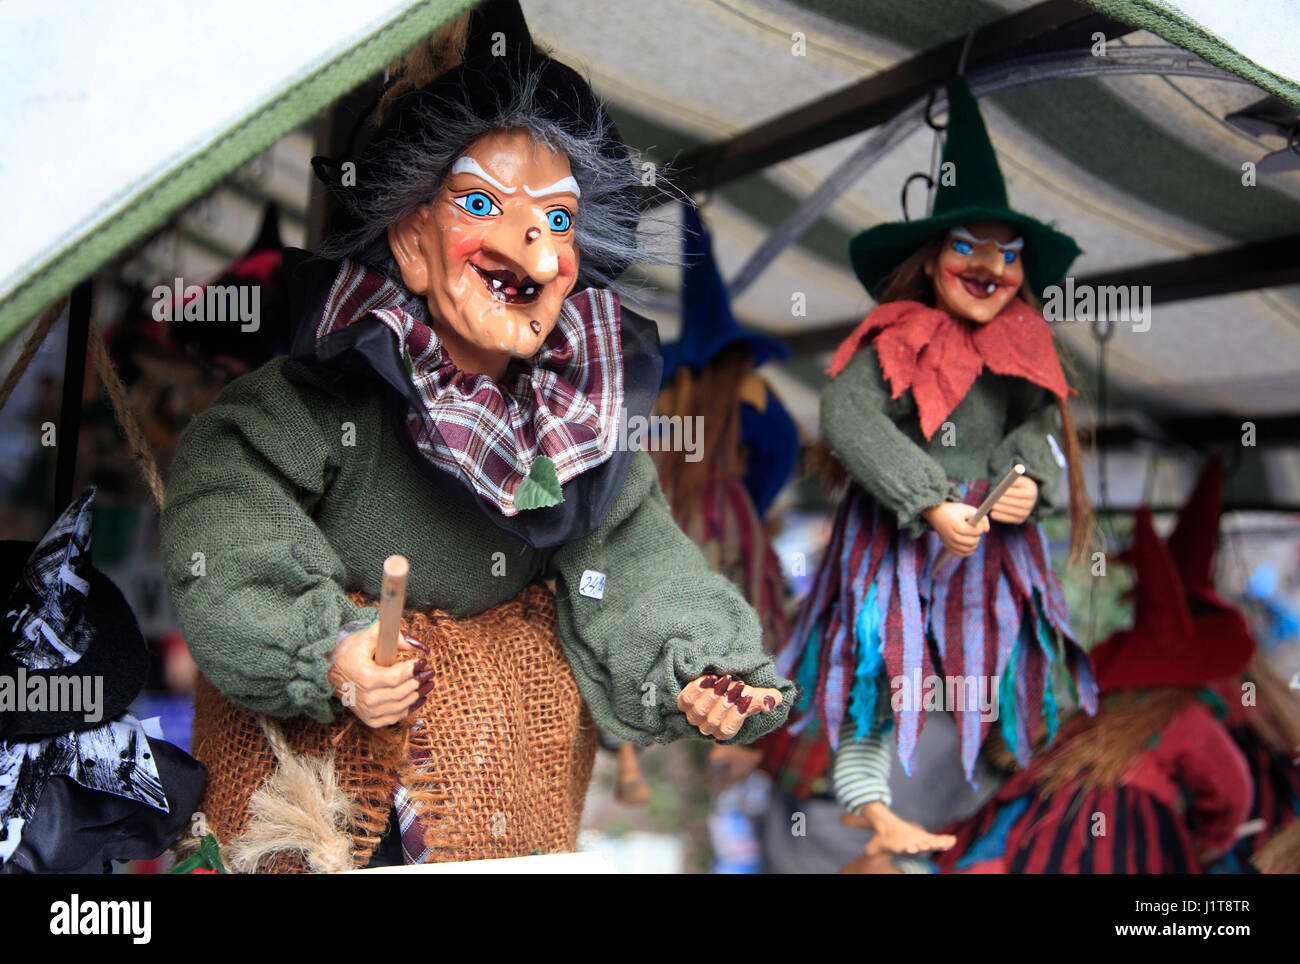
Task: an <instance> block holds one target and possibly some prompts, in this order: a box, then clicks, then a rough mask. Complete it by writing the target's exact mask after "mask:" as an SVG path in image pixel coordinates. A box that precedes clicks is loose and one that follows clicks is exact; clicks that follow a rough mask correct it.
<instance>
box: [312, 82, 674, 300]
mask: <svg viewBox="0 0 1300 964" xmlns="http://www.w3.org/2000/svg"><path fill="white" fill-rule="evenodd" d="M516 76H517V78H518V79H517V82H516V83H513V84H512V85H511V88H510V90H509V91H508V94H507V95H506V96H504V97H501V98H498V99H497V102H496V103H495V105H494V109H493V110H491V111H487V112H479V111H475V110H474V109H473V108H472V107H471V106H470V105H469V104H467V103H464V102H463V101H457V100H454V99H451V98H439V99H436V100H428V99H426V100H425V101H423V102H417V103H416V104H415V106H414V108H409V107H408V108H406V114H407V116H406V117H404V118H403V124H402V126H403V128H404V131H403V133H402V135H401V136H400V137H387V138H383V150H382V151H379V152H372V153H371V157H370V161H371V163H370V164H369V165H367V163H366V160H365V159H363V161H362V163H361V164H360V165H359V169H358V171H357V185H356V187H354V188H351V189H348V190H347V191H345V192H343V196H342V201H343V203H344V205H345V206H346V207H347V208H348V209H349V211H350V213H351V214H352V216H353V217H354V218H355V219H356V222H358V226H356V227H354V228H352V229H350V230H348V231H345V232H344V233H342V234H339V235H336V236H334V237H332V238H330V239H329V240H328V241H327V242H326V244H325V245H323V247H322V251H321V253H322V254H324V255H326V256H328V257H343V258H348V259H350V260H353V261H358V262H360V263H362V264H365V265H367V266H369V267H372V268H376V269H378V270H380V271H383V272H384V273H385V274H386V275H388V276H389V277H390V278H393V279H394V280H397V281H400V280H401V276H400V273H399V271H398V268H397V264H396V262H395V261H394V259H393V257H392V254H391V252H390V251H389V248H388V238H387V230H388V227H389V225H391V224H394V223H396V222H397V221H400V220H401V219H402V218H404V217H406V216H408V215H409V214H411V213H413V212H414V211H416V210H417V209H419V208H420V207H421V206H422V205H425V204H428V203H429V201H430V200H431V199H432V198H433V197H434V196H435V195H436V194H437V193H438V191H439V190H440V189H441V187H442V184H443V180H444V179H445V178H446V176H447V174H448V172H449V171H450V169H451V166H452V164H453V163H455V161H456V160H457V159H458V158H460V157H461V156H462V155H463V154H464V152H465V150H466V148H468V147H469V145H470V144H472V143H473V142H474V141H476V140H478V139H479V138H481V137H483V136H485V135H487V134H491V133H493V132H495V131H501V130H521V131H526V132H527V133H528V134H530V135H531V136H532V137H533V138H534V139H536V140H537V141H539V142H540V143H542V144H544V145H546V146H547V147H549V148H550V149H551V150H553V151H557V152H558V153H561V154H563V155H564V156H565V157H566V158H568V161H569V166H570V167H571V168H572V170H573V177H574V179H575V180H576V181H577V182H578V187H579V188H580V189H581V192H582V196H581V201H580V202H579V208H578V216H577V218H575V219H574V225H573V227H574V238H575V241H576V243H577V247H578V252H579V268H578V286H579V287H580V288H585V287H605V288H607V287H611V286H612V285H613V283H614V277H612V276H611V275H612V274H617V273H619V272H620V271H621V270H622V268H624V267H627V266H630V265H632V264H637V263H642V264H644V263H650V262H658V261H661V260H664V259H662V258H660V257H657V256H656V255H654V254H652V253H649V252H646V251H643V250H642V249H641V248H640V247H639V245H638V243H637V232H636V225H637V222H638V218H639V211H638V203H637V187H638V185H639V181H640V179H639V177H638V174H637V168H636V167H635V164H634V158H633V157H632V156H631V154H630V153H628V152H627V151H626V149H624V150H622V151H619V152H614V153H611V152H610V150H609V146H610V144H611V142H613V143H617V144H619V145H621V144H622V142H621V140H619V139H618V138H617V135H616V132H615V131H614V130H613V123H612V122H611V121H610V120H609V117H608V115H607V114H606V113H605V112H604V111H603V110H602V111H600V112H599V116H598V118H597V119H596V120H595V121H594V122H593V123H592V124H590V125H584V126H585V127H586V129H583V130H575V129H574V125H566V124H561V123H559V122H558V121H556V120H553V119H551V118H550V117H548V116H547V115H546V112H545V111H544V109H543V108H542V106H541V105H540V104H539V103H538V99H537V95H538V85H539V79H540V78H539V74H538V72H536V71H528V72H524V73H520V74H518V75H516ZM416 93H417V94H418V92H416ZM405 96H412V95H405ZM395 109H396V107H395ZM408 119H409V120H410V121H411V123H408V122H407V121H408ZM612 266H617V268H616V269H614V270H611V267H612Z"/></svg>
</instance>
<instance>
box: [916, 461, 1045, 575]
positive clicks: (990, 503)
mask: <svg viewBox="0 0 1300 964" xmlns="http://www.w3.org/2000/svg"><path fill="white" fill-rule="evenodd" d="M1024 474H1025V467H1024V466H1023V465H1021V464H1020V463H1019V462H1017V463H1016V464H1015V465H1013V466H1011V471H1009V472H1008V473H1007V474H1006V475H1004V476H1002V479H1001V481H999V482H998V484H997V485H995V486H994V487H993V488H992V490H991V491H990V492H989V494H988V495H986V496H985V497H984V501H983V502H981V503H980V506H979V508H978V509H976V510H975V514H974V515H972V516H971V517H970V518H969V519H967V520H966V521H967V522H968V523H970V524H971V525H973V526H977V525H979V524H980V523H981V522H982V521H983V520H984V517H985V516H986V515H988V514H989V513H990V512H992V511H993V507H994V506H995V505H997V503H998V499H1000V498H1002V497H1003V496H1004V495H1006V494H1007V490H1008V489H1010V488H1011V487H1012V486H1013V485H1015V484H1016V480H1017V479H1019V478H1020V477H1021V476H1022V475H1024ZM951 556H952V553H951V552H949V551H948V550H947V549H944V550H943V551H942V552H940V553H939V555H938V556H937V557H936V558H935V560H934V568H935V569H938V568H939V567H940V566H942V565H943V564H944V563H945V562H947V561H948V559H949V558H951Z"/></svg>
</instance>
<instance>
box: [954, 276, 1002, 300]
mask: <svg viewBox="0 0 1300 964" xmlns="http://www.w3.org/2000/svg"><path fill="white" fill-rule="evenodd" d="M954 277H956V279H957V280H958V281H960V282H961V286H962V287H963V288H965V289H966V292H967V293H968V294H969V295H970V296H971V297H972V298H989V297H992V295H993V293H994V292H995V291H997V290H998V288H999V287H1001V286H1000V285H999V284H998V283H997V282H996V281H991V280H989V279H988V278H973V277H971V276H970V275H964V274H959V275H955V276H954Z"/></svg>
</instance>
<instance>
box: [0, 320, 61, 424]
mask: <svg viewBox="0 0 1300 964" xmlns="http://www.w3.org/2000/svg"><path fill="white" fill-rule="evenodd" d="M67 306H68V297H67V295H64V296H63V297H62V298H60V299H59V300H58V301H56V302H55V303H54V304H52V305H50V307H48V308H46V309H45V314H43V315H41V319H40V321H38V322H37V323H36V327H35V328H33V329H32V333H31V334H30V335H28V336H27V340H26V341H25V342H23V350H22V351H20V352H19V353H18V358H17V359H16V360H15V361H14V364H13V367H12V368H10V369H9V374H8V375H6V376H5V380H4V384H3V385H0V409H3V408H4V407H5V403H6V402H8V401H9V396H10V395H12V394H13V392H14V389H15V388H17V387H18V383H19V382H20V381H22V380H23V375H24V374H26V372H27V368H28V366H30V365H31V363H32V359H33V358H35V357H36V353H37V352H38V351H39V350H40V347H41V345H42V344H43V343H44V342H45V339H46V337H47V336H48V335H49V333H50V329H51V328H53V327H54V323H55V322H56V321H58V320H59V316H60V315H62V314H63V309H64V308H66V307H67Z"/></svg>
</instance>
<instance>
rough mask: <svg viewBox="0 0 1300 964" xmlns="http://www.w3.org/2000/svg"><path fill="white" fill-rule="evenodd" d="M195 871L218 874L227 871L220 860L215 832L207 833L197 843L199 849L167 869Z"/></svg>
mask: <svg viewBox="0 0 1300 964" xmlns="http://www.w3.org/2000/svg"><path fill="white" fill-rule="evenodd" d="M195 871H201V872H205V873H210V872H213V871H215V872H216V873H218V874H224V873H228V871H227V870H226V866H225V864H223V863H222V862H221V850H220V847H219V846H218V845H217V838H216V835H215V834H211V833H210V834H208V835H207V836H205V837H204V838H203V841H202V842H201V843H200V844H199V849H198V850H196V851H195V852H194V853H192V854H190V855H189V856H188V857H186V858H185V859H184V860H182V861H180V862H179V863H178V864H176V865H175V866H173V867H172V869H171V870H169V871H167V872H168V873H169V874H192V873H194V872H195Z"/></svg>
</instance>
